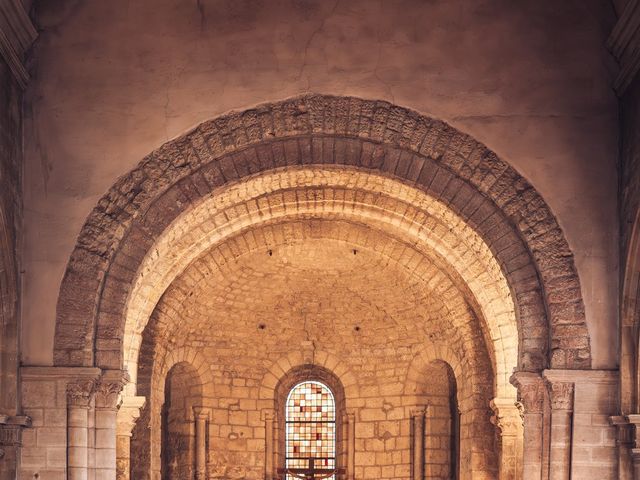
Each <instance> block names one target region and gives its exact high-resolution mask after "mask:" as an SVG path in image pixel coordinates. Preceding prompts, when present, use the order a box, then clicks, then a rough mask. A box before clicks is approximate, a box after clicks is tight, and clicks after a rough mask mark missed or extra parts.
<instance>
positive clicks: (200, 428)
mask: <svg viewBox="0 0 640 480" xmlns="http://www.w3.org/2000/svg"><path fill="white" fill-rule="evenodd" d="M193 412H194V414H195V421H196V455H195V457H196V480H206V478H207V421H208V420H209V409H208V408H204V407H193Z"/></svg>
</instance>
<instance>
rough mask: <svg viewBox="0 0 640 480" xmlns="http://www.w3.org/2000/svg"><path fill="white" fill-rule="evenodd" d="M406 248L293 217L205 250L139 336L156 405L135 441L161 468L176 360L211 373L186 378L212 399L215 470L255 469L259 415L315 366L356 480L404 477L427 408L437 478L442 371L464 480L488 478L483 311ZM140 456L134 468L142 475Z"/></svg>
mask: <svg viewBox="0 0 640 480" xmlns="http://www.w3.org/2000/svg"><path fill="white" fill-rule="evenodd" d="M303 233H304V234H306V235H304V234H303ZM269 238H270V239H272V241H271V243H269V244H262V243H261V239H269ZM358 238H362V239H364V238H366V239H367V243H368V245H369V246H367V245H363V244H360V243H354V241H355V240H357V239H358ZM262 241H264V240H262ZM252 245H255V248H252ZM269 247H270V248H269ZM354 250H355V251H356V253H355V254H354ZM269 252H270V253H269ZM406 252H407V248H406V247H403V246H402V245H393V244H388V245H385V243H384V239H381V238H380V236H379V235H376V233H375V232H374V231H371V230H366V229H363V228H362V227H358V226H357V225H354V224H350V223H348V222H337V221H334V222H331V223H328V222H321V221H315V222H312V223H310V222H309V221H306V222H303V221H298V222H297V223H296V222H289V223H285V224H280V225H275V226H273V225H271V226H267V227H264V228H263V229H257V228H254V229H251V230H249V231H247V232H246V233H244V234H243V235H241V236H240V237H238V238H233V239H230V240H228V241H227V242H225V243H224V244H223V245H220V246H219V247H217V248H215V249H214V250H211V251H209V252H208V253H207V254H205V255H204V256H202V257H201V258H200V259H198V260H197V261H196V262H194V263H193V264H192V265H191V266H190V267H189V268H188V269H187V270H186V271H185V272H184V273H183V274H182V275H181V276H180V277H179V278H178V279H176V281H175V282H174V283H173V284H172V285H171V287H170V288H169V289H168V290H167V292H166V294H165V295H164V296H163V298H162V300H161V302H160V303H159V305H158V306H157V308H156V310H155V312H154V314H153V317H152V320H151V322H150V323H149V325H147V329H146V331H145V333H144V340H143V347H142V351H141V353H140V355H141V361H140V364H139V369H140V372H139V374H138V382H139V383H138V389H139V392H140V393H142V394H144V395H149V398H150V403H149V410H150V412H151V413H150V415H149V417H147V420H146V421H143V422H139V423H138V424H137V426H136V437H134V438H135V439H136V441H134V448H135V450H136V451H140V452H146V451H149V449H150V450H151V452H150V454H149V456H150V457H151V470H152V471H154V466H153V465H154V461H153V458H154V456H155V458H156V462H155V465H156V466H155V471H157V469H158V468H159V462H158V461H157V459H158V453H157V451H156V452H155V453H154V449H155V448H157V447H155V445H156V442H154V441H153V438H160V434H159V433H158V432H157V429H158V427H159V425H158V420H157V419H158V418H160V415H159V412H160V405H159V404H160V403H161V402H162V401H163V400H164V398H165V397H164V395H165V394H164V392H163V390H162V389H161V388H160V387H161V385H163V382H164V378H165V377H164V375H166V372H167V370H169V369H170V368H171V367H170V366H171V365H173V364H175V363H174V362H175V361H176V356H178V358H179V359H180V361H181V362H184V361H185V359H189V361H190V363H191V365H192V368H193V369H194V370H195V371H197V372H202V371H204V372H206V373H207V377H204V374H201V377H200V379H199V380H198V381H194V382H192V384H193V385H194V386H196V388H202V391H203V393H202V398H201V401H202V402H203V404H204V405H205V406H206V407H208V408H210V409H211V422H210V424H209V445H211V446H212V447H210V449H209V457H208V458H209V474H210V475H211V478H262V475H263V473H262V472H263V469H264V413H263V412H264V411H265V410H272V409H274V408H275V410H276V412H279V409H280V407H281V406H282V404H283V401H282V398H281V397H282V395H283V392H284V391H283V390H282V389H281V388H280V387H279V385H281V384H282V383H283V382H284V383H287V382H286V381H285V380H283V378H287V374H288V372H290V371H291V369H292V368H294V367H296V366H299V365H303V364H304V363H313V364H316V365H320V366H322V367H326V368H328V369H329V370H330V371H331V372H334V373H335V375H336V377H337V378H338V380H340V381H341V382H342V383H343V385H344V397H345V407H346V408H347V409H349V410H351V411H354V412H355V417H356V427H355V428H356V444H355V448H356V451H355V465H356V470H355V473H356V478H402V479H408V478H410V460H409V459H410V437H409V433H410V412H411V410H412V409H414V408H415V407H417V406H423V407H424V406H427V405H429V422H430V427H429V429H428V430H429V431H428V434H427V463H428V465H429V467H430V468H429V472H430V474H429V476H428V478H443V479H444V478H448V476H447V473H448V471H449V469H450V463H449V454H450V451H449V449H450V442H451V441H450V439H449V436H450V434H451V432H450V415H451V405H450V403H449V402H450V398H451V385H450V382H451V378H450V375H449V372H450V374H451V376H455V377H456V383H458V385H459V390H458V395H457V403H459V405H460V410H461V412H462V416H461V419H462V422H461V446H462V447H461V450H462V452H463V454H462V459H461V466H462V477H461V478H470V475H471V473H472V470H473V472H474V477H473V478H495V474H496V454H495V451H496V450H495V448H494V447H493V442H494V436H495V432H494V427H493V425H491V423H490V416H491V412H490V410H489V408H488V402H489V400H490V399H491V398H492V397H493V385H492V383H493V382H492V376H493V375H492V373H491V367H490V364H489V356H488V354H487V351H486V348H485V347H484V345H483V340H482V338H481V336H480V331H481V328H480V327H479V325H478V320H477V319H475V318H474V316H473V313H472V312H470V311H469V310H468V308H467V307H466V305H465V304H464V301H462V302H460V300H462V299H461V298H460V293H459V292H457V293H456V292H455V287H454V286H453V285H452V284H451V282H450V281H449V280H448V278H447V277H446V276H445V275H442V274H441V273H439V272H438V270H437V268H436V267H434V266H433V265H424V266H423V267H422V268H420V269H417V270H416V269H408V268H407V267H406V265H403V264H402V259H406V258H410V257H411V255H410V254H407V253H406ZM327 259H331V262H328V261H327ZM456 297H458V299H459V300H458V301H456ZM443 300H446V303H445V302H444V301H443ZM416 304H418V305H420V308H418V309H416V308H415V305H416ZM212 325H215V328H212ZM436 345H437V346H436ZM182 352H184V353H182ZM436 360H439V362H438V363H437V364H433V362H434V361H436ZM444 362H447V363H448V364H449V367H446V364H445V363H444ZM200 386H202V387H200ZM285 390H286V389H285ZM284 393H286V392H284ZM183 412H185V413H187V415H188V411H187V410H183ZM183 418H184V417H183ZM187 418H190V417H187ZM149 426H150V427H151V432H150V435H151V440H150V439H149V438H148V437H146V434H145V432H146V431H148V428H149ZM145 458H148V457H147V456H146V455H145V454H143V455H141V460H143V465H141V466H137V467H136V466H135V465H134V469H135V470H134V471H135V474H136V475H137V477H136V478H145V477H144V474H145V472H148V471H149V470H148V469H149V466H148V464H146V462H145V461H144V459H145ZM152 478H155V477H152Z"/></svg>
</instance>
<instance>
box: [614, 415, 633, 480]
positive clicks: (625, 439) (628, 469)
mask: <svg viewBox="0 0 640 480" xmlns="http://www.w3.org/2000/svg"><path fill="white" fill-rule="evenodd" d="M609 421H610V422H611V425H613V426H615V427H616V434H617V436H616V446H617V448H618V479H619V480H633V462H632V460H631V449H632V448H633V429H632V425H631V424H630V423H629V420H628V419H627V417H624V416H614V417H610V418H609Z"/></svg>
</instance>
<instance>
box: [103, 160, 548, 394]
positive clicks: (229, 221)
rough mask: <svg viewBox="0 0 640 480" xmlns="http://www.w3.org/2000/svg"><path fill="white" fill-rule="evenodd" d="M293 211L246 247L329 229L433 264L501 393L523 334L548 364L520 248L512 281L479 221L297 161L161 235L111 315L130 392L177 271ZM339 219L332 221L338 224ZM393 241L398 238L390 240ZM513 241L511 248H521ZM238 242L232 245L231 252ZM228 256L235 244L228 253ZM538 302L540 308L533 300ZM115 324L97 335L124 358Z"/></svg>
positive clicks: (531, 355)
mask: <svg viewBox="0 0 640 480" xmlns="http://www.w3.org/2000/svg"><path fill="white" fill-rule="evenodd" d="M183 188H185V186H183ZM186 188H187V189H188V188H189V187H188V184H187V186H186ZM189 191H190V190H189ZM493 218H494V221H493V222H491V224H492V225H494V228H498V227H499V226H500V222H499V221H498V219H497V218H496V216H495V215H494V216H493ZM293 220H295V222H293V223H292V225H293V224H295V226H296V228H289V229H287V230H286V231H283V232H280V233H279V234H278V235H277V236H276V235H275V234H274V233H273V232H271V231H269V232H268V235H261V236H259V237H255V236H251V237H249V238H250V240H249V241H248V242H246V246H247V247H248V248H251V249H256V248H262V249H263V250H264V251H267V250H269V249H270V248H272V247H273V246H274V244H276V243H277V242H278V241H280V239H281V238H287V239H288V240H287V241H290V242H295V241H301V240H303V239H305V238H310V237H313V236H319V235H321V234H322V233H323V232H324V233H325V234H329V236H330V237H332V236H333V237H335V236H336V235H337V237H336V238H342V239H343V240H346V241H349V242H352V243H354V244H356V245H358V246H364V247H365V248H369V249H374V250H375V251H379V252H382V253H384V254H385V255H388V256H391V257H393V258H396V259H398V260H399V261H400V262H401V263H402V264H403V265H404V266H405V268H406V269H407V270H409V271H415V272H422V271H423V270H424V265H423V264H424V263H425V262H426V263H427V264H430V263H435V264H436V265H437V266H438V268H439V269H440V271H441V272H442V273H444V274H445V275H447V276H448V277H450V279H451V281H452V283H453V284H455V285H456V286H457V288H459V289H460V291H461V292H467V293H466V295H465V299H466V302H468V303H469V305H470V306H471V307H472V309H473V310H474V311H475V313H476V314H477V315H478V316H479V317H480V319H481V321H480V328H481V331H482V333H483V336H484V339H485V342H486V344H487V345H490V346H491V347H489V352H490V356H491V357H492V361H493V365H494V371H495V373H496V378H495V383H496V388H497V391H498V392H499V394H500V395H505V396H506V397H508V396H509V395H511V396H513V393H510V392H513V388H512V387H511V385H510V384H509V382H508V378H509V376H510V373H511V372H512V370H513V368H514V367H515V366H516V365H517V364H518V359H517V350H518V338H520V340H521V344H522V347H521V358H522V359H523V361H522V362H521V365H525V367H524V368H531V367H535V364H534V363H533V362H532V360H536V359H537V360H538V362H539V363H538V365H540V364H543V363H544V360H545V359H544V355H543V353H544V352H545V351H546V345H547V338H546V335H545V333H546V328H544V322H543V318H540V317H539V316H538V318H535V317H533V321H535V322H538V323H537V324H531V323H529V322H531V320H529V319H527V320H525V321H524V323H526V324H528V325H526V326H525V328H522V329H521V330H524V331H523V332H521V335H520V337H518V325H517V321H516V318H515V307H514V304H513V299H512V296H511V293H510V292H511V290H512V291H514V292H515V293H516V294H517V295H518V296H519V297H524V298H526V299H528V303H527V305H528V308H529V310H528V312H529V313H533V312H536V311H538V312H542V311H543V305H542V302H541V300H540V298H541V297H540V295H539V294H538V293H537V291H538V290H537V289H539V287H538V286H537V277H536V274H535V268H534V267H533V266H532V265H531V262H530V261H529V260H527V259H528V257H527V256H526V255H515V258H516V264H515V266H517V269H514V271H517V277H516V278H514V282H513V284H512V286H511V289H510V288H509V285H508V283H507V281H506V280H505V278H504V277H503V276H502V273H501V268H500V265H499V264H498V263H497V262H496V260H495V259H494V257H493V254H492V252H491V250H490V249H489V247H488V246H486V245H485V244H484V243H483V241H482V239H481V238H480V237H479V236H478V235H477V234H476V233H475V232H474V231H473V229H471V228H470V227H467V226H465V224H464V223H463V222H462V220H461V219H460V218H459V217H457V216H456V215H455V214H453V213H452V212H450V211H449V210H448V209H447V207H446V206H444V204H442V203H440V202H437V201H435V200H433V199H432V198H430V197H427V196H426V195H424V194H423V193H422V192H420V191H419V190H417V189H415V188H411V187H408V186H404V185H402V184H399V183H397V182H395V181H393V180H391V179H389V178H385V177H380V176H373V175H371V174H366V173H362V172H357V171H350V170H344V169H332V170H327V169H313V170H311V169H308V168H307V169H290V170H288V171H277V172H273V173H271V174H265V175H262V176H260V177H256V178H255V179H253V180H248V181H246V182H243V183H240V184H237V185H236V186H234V187H230V188H227V189H225V190H222V191H216V192H214V194H213V195H211V196H210V197H208V198H205V200H204V201H202V202H200V203H198V204H197V205H196V206H195V207H194V208H192V209H190V210H189V211H187V212H185V213H184V214H183V215H181V217H180V218H179V219H177V220H175V221H174V222H172V223H171V226H170V228H168V229H166V230H165V231H164V232H163V234H162V236H161V237H160V238H159V239H158V240H157V241H156V242H155V245H154V247H153V249H152V253H151V254H150V255H147V256H146V257H145V258H144V260H143V261H142V263H141V265H140V266H139V267H137V270H138V273H136V274H135V275H136V279H135V280H134V279H133V277H130V278H131V285H125V286H124V288H126V290H127V292H129V293H128V294H127V296H128V300H127V305H126V314H125V313H123V314H122V315H112V314H109V315H106V316H105V317H104V318H105V321H106V322H108V323H109V324H111V325H116V326H117V323H114V322H118V321H119V320H120V318H122V317H126V326H125V329H124V345H123V348H124V361H125V366H126V368H127V369H128V371H129V372H130V373H131V377H132V382H131V383H130V385H129V387H130V388H129V391H130V392H131V393H135V384H136V375H135V372H136V370H137V367H136V365H137V363H138V353H139V351H140V347H139V342H140V340H139V339H140V336H141V334H142V330H143V329H144V326H145V325H146V323H147V321H148V318H149V317H150V315H151V313H152V311H153V309H154V307H155V305H156V304H157V302H158V300H159V299H160V297H161V295H162V294H163V293H164V291H165V290H166V289H167V288H168V286H169V285H170V284H171V282H172V281H173V279H174V278H175V276H176V275H177V274H179V273H180V272H182V271H183V270H184V269H185V268H186V267H187V266H188V265H189V264H190V263H191V262H193V261H194V260H195V259H196V258H198V256H199V255H200V254H202V252H205V251H206V250H207V249H208V248H212V247H215V246H216V245H218V244H223V243H225V241H226V240H229V239H233V237H234V236H237V235H239V234H240V233H242V232H245V231H247V230H249V229H252V230H253V229H255V230H256V231H261V232H262V231H264V227H266V226H268V225H272V224H282V223H287V222H292V221H293ZM310 220H312V221H310ZM332 222H335V223H334V226H333V227H331V225H332ZM327 225H328V226H329V227H327ZM340 225H351V226H352V227H354V228H353V229H352V230H354V231H353V232H350V229H349V228H346V229H345V228H337V227H338V226H340ZM321 227H324V228H321ZM356 227H357V228H356ZM357 232H360V233H357ZM390 240H393V241H390ZM387 245H398V247H397V248H394V249H391V248H388V247H387ZM515 246H517V245H515ZM513 247H514V246H512V247H511V248H509V251H511V252H512V253H513V252H514V251H515V252H517V251H518V250H517V248H513ZM244 248H245V244H242V245H240V251H242V250H243V249H244ZM237 251H238V247H235V248H234V249H233V251H232V252H233V254H235V253H237ZM387 251H388V252H387ZM521 251H522V250H521ZM385 252H386V253H385ZM403 252H406V253H403ZM143 253H144V252H143ZM225 256H226V257H228V256H229V253H228V252H225ZM425 256H426V257H427V258H428V260H426V259H425V258H424V257H425ZM523 259H524V261H523ZM328 261H329V259H328ZM114 264H115V265H117V271H118V277H119V280H123V279H124V278H129V277H127V275H132V274H133V272H132V270H134V269H132V265H135V264H137V261H135V259H134V258H132V257H131V256H119V257H118V258H116V260H115V262H114ZM532 280H533V281H532ZM108 293H109V292H105V295H107V294H108ZM536 301H537V302H538V304H537V309H536V308H534V307H536V303H534V302H536ZM523 318H525V317H523ZM538 326H539V327H538ZM114 332H115V334H120V333H119V332H121V330H120V329H119V328H110V329H103V331H101V332H100V336H99V338H98V339H97V343H98V344H99V345H104V346H105V347H107V348H109V349H111V350H114V351H113V355H112V357H114V358H116V359H117V358H120V354H119V353H118V350H117V349H118V348H120V342H119V341H118V339H119V338H120V337H113V335H114ZM107 353H109V352H107ZM100 355H102V353H100ZM521 368H522V367H521Z"/></svg>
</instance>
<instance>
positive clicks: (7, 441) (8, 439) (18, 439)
mask: <svg viewBox="0 0 640 480" xmlns="http://www.w3.org/2000/svg"><path fill="white" fill-rule="evenodd" d="M23 428H24V427H23V426H22V425H9V424H2V425H0V447H19V446H21V445H22V429H23Z"/></svg>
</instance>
